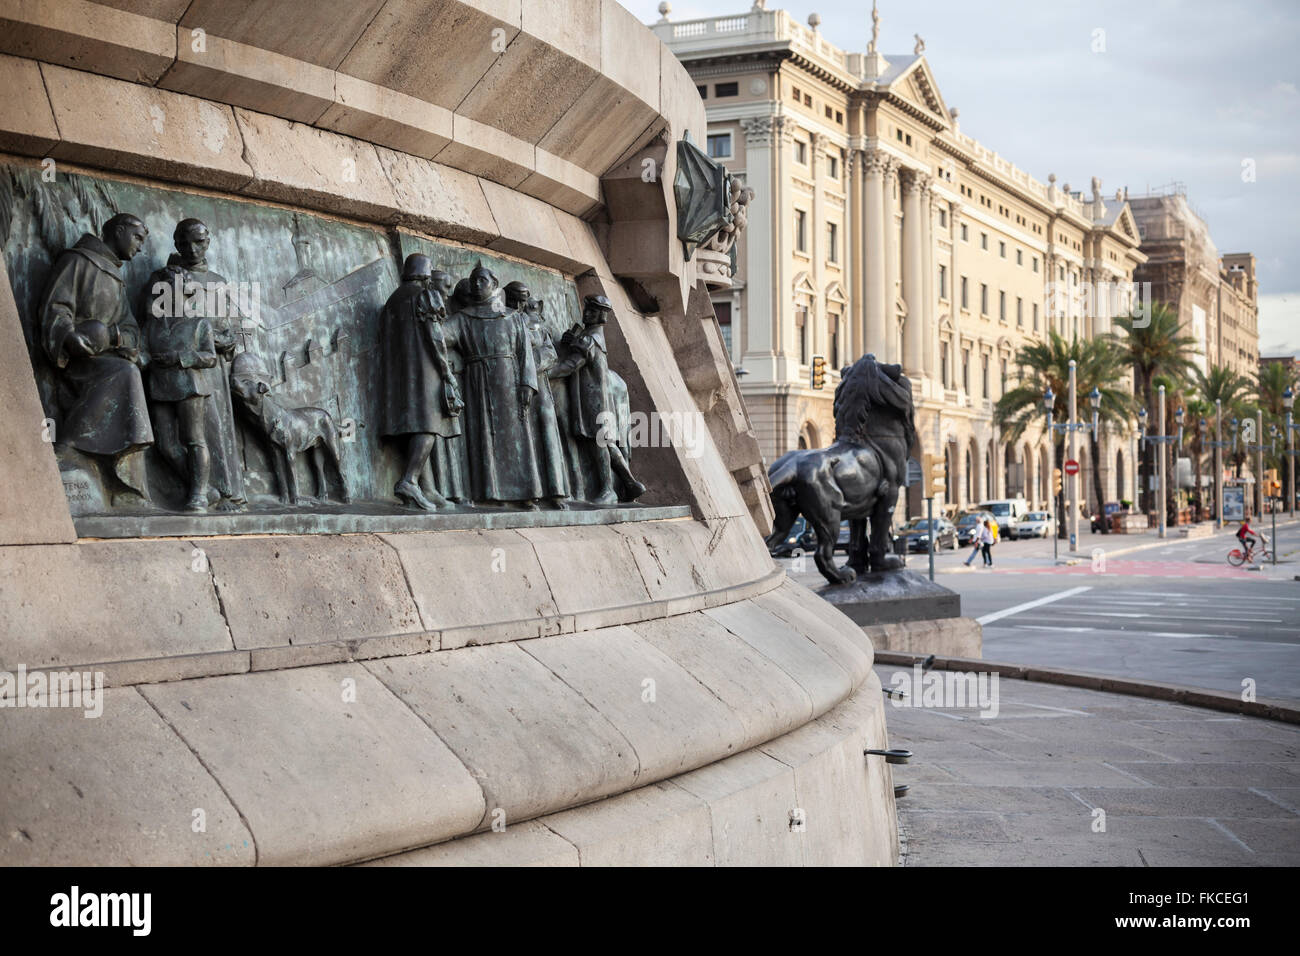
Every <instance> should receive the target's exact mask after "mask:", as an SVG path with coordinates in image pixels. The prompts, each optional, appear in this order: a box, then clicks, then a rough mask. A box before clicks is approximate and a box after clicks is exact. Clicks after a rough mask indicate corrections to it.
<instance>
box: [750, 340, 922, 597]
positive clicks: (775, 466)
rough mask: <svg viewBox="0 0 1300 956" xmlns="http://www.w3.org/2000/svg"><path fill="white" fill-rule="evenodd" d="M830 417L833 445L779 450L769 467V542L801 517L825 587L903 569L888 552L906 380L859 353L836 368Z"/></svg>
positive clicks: (906, 442)
mask: <svg viewBox="0 0 1300 956" xmlns="http://www.w3.org/2000/svg"><path fill="white" fill-rule="evenodd" d="M834 415H835V441H834V442H832V443H831V445H830V447H829V448H811V449H800V450H798V451H791V452H786V453H785V454H784V455H782V456H781V457H780V458H778V459H777V460H776V461H775V462H773V463H772V467H771V468H769V469H768V477H769V478H770V479H771V482H772V504H773V506H774V507H775V510H776V517H775V521H774V523H773V528H772V535H771V537H770V538H769V539H768V540H769V542H772V541H780V540H783V539H784V538H785V536H786V535H787V534H788V533H789V531H790V526H791V525H793V524H794V522H795V519H797V518H798V517H799V516H800V515H803V516H804V518H806V519H807V521H808V523H809V524H810V525H811V526H812V528H813V530H814V531H815V532H816V534H817V549H816V551H815V552H814V554H813V560H815V561H816V562H817V570H819V571H820V572H821V573H822V575H823V576H824V577H825V578H826V580H827V581H829V582H831V583H832V584H849V583H850V582H852V581H853V580H854V579H855V578H856V577H857V575H858V574H859V573H861V572H864V571H866V570H867V569H868V568H870V569H871V570H872V571H892V570H896V569H898V568H901V567H902V566H903V561H902V559H901V558H899V557H898V556H897V555H894V554H890V553H889V529H890V525H891V524H892V519H893V512H894V503H895V501H897V499H898V491H899V489H900V488H901V487H903V485H904V484H905V483H906V477H907V455H908V452H909V451H910V450H911V448H912V446H913V445H914V444H915V443H916V409H915V407H914V405H913V403H912V383H911V382H910V381H909V380H908V379H907V376H905V375H904V374H903V369H902V366H899V365H882V364H881V363H879V362H877V361H876V357H875V356H874V355H871V354H867V355H864V356H863V357H862V358H860V359H858V360H857V361H856V362H854V363H853V364H852V365H850V366H847V367H845V368H844V369H842V370H841V372H840V384H839V386H838V387H837V388H836V389H835V405H834ZM845 518H847V519H848V520H849V561H848V564H846V565H845V566H844V567H843V568H837V567H836V566H835V542H836V540H837V539H838V537H839V530H840V522H841V521H842V520H843V519H845ZM868 526H869V527H870V533H869V534H868V533H867V528H868Z"/></svg>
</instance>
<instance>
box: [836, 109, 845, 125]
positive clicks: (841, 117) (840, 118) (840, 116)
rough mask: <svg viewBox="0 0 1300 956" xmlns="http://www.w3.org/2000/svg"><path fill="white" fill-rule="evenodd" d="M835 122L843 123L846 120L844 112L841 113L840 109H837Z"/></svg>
mask: <svg viewBox="0 0 1300 956" xmlns="http://www.w3.org/2000/svg"><path fill="white" fill-rule="evenodd" d="M835 122H837V123H840V124H843V122H844V114H843V113H841V112H840V111H839V110H836V111H835Z"/></svg>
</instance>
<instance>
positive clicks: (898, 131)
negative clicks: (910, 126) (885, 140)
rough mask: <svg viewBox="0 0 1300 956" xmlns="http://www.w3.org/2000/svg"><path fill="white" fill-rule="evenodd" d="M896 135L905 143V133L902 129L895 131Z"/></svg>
mask: <svg viewBox="0 0 1300 956" xmlns="http://www.w3.org/2000/svg"><path fill="white" fill-rule="evenodd" d="M894 135H895V136H897V137H898V141H899V142H900V143H901V142H902V141H903V131H902V130H901V129H896V130H894Z"/></svg>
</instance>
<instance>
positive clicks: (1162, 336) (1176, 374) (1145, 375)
mask: <svg viewBox="0 0 1300 956" xmlns="http://www.w3.org/2000/svg"><path fill="white" fill-rule="evenodd" d="M1114 324H1115V327H1116V328H1118V329H1120V330H1121V332H1122V333H1123V334H1122V335H1121V336H1120V341H1121V342H1122V343H1123V345H1124V348H1125V350H1126V351H1127V353H1128V358H1129V361H1130V362H1132V364H1133V374H1134V377H1135V378H1136V385H1137V388H1136V392H1137V395H1138V397H1139V399H1140V400H1141V402H1142V407H1143V408H1148V409H1150V408H1152V405H1153V403H1154V400H1155V397H1154V395H1153V393H1152V388H1153V386H1152V383H1153V380H1154V379H1155V377H1156V376H1157V375H1164V376H1166V377H1167V378H1169V379H1171V380H1173V381H1175V382H1181V381H1184V380H1186V379H1187V378H1188V377H1190V376H1191V375H1192V370H1193V369H1194V368H1195V367H1196V366H1195V364H1194V362H1193V361H1192V357H1193V356H1194V355H1196V353H1197V348H1196V346H1197V344H1198V343H1197V341H1196V339H1195V338H1193V337H1192V336H1190V335H1182V334H1181V332H1182V323H1181V322H1180V321H1179V319H1178V313H1177V312H1175V311H1174V310H1173V309H1171V308H1169V307H1168V306H1167V305H1165V304H1164V303H1156V304H1155V305H1153V306H1152V307H1151V312H1150V315H1149V316H1143V317H1141V318H1139V317H1137V316H1134V315H1121V316H1118V317H1117V318H1116V319H1115V321H1114ZM1147 448H1148V452H1147V454H1144V455H1143V456H1142V462H1141V468H1140V470H1139V474H1140V475H1141V477H1142V478H1143V479H1145V477H1146V476H1147V475H1150V474H1151V473H1152V472H1153V470H1154V469H1153V467H1152V464H1151V460H1150V455H1151V453H1152V452H1153V451H1154V447H1153V446H1152V445H1148V446H1147ZM1145 485H1146V481H1145V480H1144V481H1143V482H1142V487H1141V492H1142V496H1143V501H1144V504H1143V506H1142V510H1144V511H1148V512H1149V511H1150V510H1151V502H1150V491H1149V490H1148V489H1147V488H1146V487H1145Z"/></svg>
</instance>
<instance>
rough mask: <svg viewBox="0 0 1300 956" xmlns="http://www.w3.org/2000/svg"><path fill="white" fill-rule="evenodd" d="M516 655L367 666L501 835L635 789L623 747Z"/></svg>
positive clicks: (485, 650)
mask: <svg viewBox="0 0 1300 956" xmlns="http://www.w3.org/2000/svg"><path fill="white" fill-rule="evenodd" d="M521 647H522V645H514V644H496V645H492V646H490V647H470V648H464V649H462V650H457V651H440V652H438V653H436V654H422V655H420V656H417V657H402V658H389V659H387V660H383V661H373V662H371V663H369V664H367V665H366V667H367V668H369V669H370V671H371V672H372V673H374V674H375V676H376V677H378V678H379V679H380V680H382V681H383V682H384V684H386V685H387V686H388V687H389V688H390V689H391V690H392V692H393V693H394V694H396V695H397V696H398V697H399V698H401V699H402V701H404V702H405V704H406V705H407V706H408V707H410V708H411V709H412V710H414V711H415V712H416V713H417V714H419V715H420V717H421V718H423V720H424V721H425V722H426V723H428V725H429V726H430V727H436V728H437V730H438V735H439V736H440V737H441V738H442V740H444V741H445V742H446V743H447V746H448V747H450V748H451V749H452V751H453V752H455V754H456V756H457V757H458V758H459V759H460V760H461V762H462V763H463V764H464V765H465V766H466V767H468V768H469V772H470V773H471V774H472V775H473V777H474V779H475V780H477V781H478V783H479V785H480V786H481V787H482V788H483V794H484V798H485V800H486V805H485V810H486V813H485V814H484V815H483V817H482V819H481V820H475V821H474V823H473V825H471V826H469V827H466V828H465V829H466V831H468V830H471V829H474V828H475V827H477V826H480V825H481V826H484V827H486V826H490V825H491V823H492V814H493V811H495V810H497V809H500V810H502V811H504V814H505V817H504V819H505V823H506V826H507V827H509V826H511V825H512V824H513V823H514V822H515V821H523V820H526V819H528V818H529V817H532V816H536V815H537V814H539V813H545V812H547V811H549V810H554V809H556V808H559V807H567V806H573V805H574V804H577V803H582V802H585V801H587V800H594V799H596V798H598V797H603V796H607V795H608V794H611V793H617V792H618V791H620V790H625V789H627V788H628V787H631V786H633V785H634V783H635V781H636V777H637V759H636V754H635V752H634V751H633V748H632V746H631V744H629V742H628V741H627V739H626V738H624V737H623V735H622V734H620V733H619V732H618V730H616V729H615V728H614V726H613V725H612V724H610V723H609V721H607V720H606V719H604V718H603V717H602V716H601V715H600V713H599V712H598V711H597V710H596V708H595V707H594V706H593V705H592V704H591V703H590V702H588V701H586V700H584V699H583V698H582V696H581V694H579V693H578V692H577V691H575V690H574V689H573V688H572V687H570V686H568V685H566V684H565V683H564V681H562V680H561V679H560V678H558V677H556V675H555V674H553V673H552V672H551V671H550V670H549V669H548V668H547V667H546V666H545V665H543V664H541V663H539V662H538V661H537V660H536V659H535V658H533V657H531V656H530V655H528V654H526V653H524V652H523V651H522V650H521V649H520V648H521Z"/></svg>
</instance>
